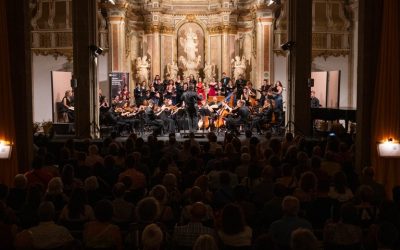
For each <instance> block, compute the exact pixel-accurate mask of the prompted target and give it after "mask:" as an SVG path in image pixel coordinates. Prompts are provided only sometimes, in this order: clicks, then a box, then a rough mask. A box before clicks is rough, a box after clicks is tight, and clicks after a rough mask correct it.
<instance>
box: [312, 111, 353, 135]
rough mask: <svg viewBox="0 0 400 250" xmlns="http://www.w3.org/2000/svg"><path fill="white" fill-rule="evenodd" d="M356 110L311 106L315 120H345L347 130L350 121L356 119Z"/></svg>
mask: <svg viewBox="0 0 400 250" xmlns="http://www.w3.org/2000/svg"><path fill="white" fill-rule="evenodd" d="M356 111H357V109H355V108H350V107H341V108H311V119H312V120H313V121H314V120H325V121H335V120H344V121H345V124H346V126H345V128H346V131H347V128H348V124H349V121H352V122H355V121H356Z"/></svg>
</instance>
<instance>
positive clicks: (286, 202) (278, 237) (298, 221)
mask: <svg viewBox="0 0 400 250" xmlns="http://www.w3.org/2000/svg"><path fill="white" fill-rule="evenodd" d="M299 210H300V202H299V200H298V199H297V198H296V197H294V196H286V197H285V198H284V199H283V201H282V212H283V217H282V218H281V219H279V220H277V221H275V222H273V223H272V224H271V227H270V228H269V233H270V234H271V236H272V239H273V240H274V241H275V242H276V244H277V245H278V246H279V247H280V248H281V249H290V238H291V235H292V232H293V231H294V230H296V229H298V228H305V229H310V230H312V226H311V223H310V222H308V221H307V220H305V219H302V218H299V217H298V216H297V214H298V213H299Z"/></svg>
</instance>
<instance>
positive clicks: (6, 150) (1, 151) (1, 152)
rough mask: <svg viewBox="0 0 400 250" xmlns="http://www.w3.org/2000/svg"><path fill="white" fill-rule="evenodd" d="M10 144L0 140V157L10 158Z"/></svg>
mask: <svg viewBox="0 0 400 250" xmlns="http://www.w3.org/2000/svg"><path fill="white" fill-rule="evenodd" d="M11 151H12V146H11V145H10V144H8V143H6V142H5V141H0V159H10V158H11Z"/></svg>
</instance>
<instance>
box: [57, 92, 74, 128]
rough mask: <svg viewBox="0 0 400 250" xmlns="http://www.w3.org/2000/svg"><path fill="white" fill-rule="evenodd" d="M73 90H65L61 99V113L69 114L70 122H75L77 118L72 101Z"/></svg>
mask: <svg viewBox="0 0 400 250" xmlns="http://www.w3.org/2000/svg"><path fill="white" fill-rule="evenodd" d="M71 97H72V91H71V90H67V91H65V94H64V97H63V99H62V100H61V108H60V109H61V110H60V112H61V113H66V114H67V116H68V122H73V121H74V120H75V113H74V106H72V102H71Z"/></svg>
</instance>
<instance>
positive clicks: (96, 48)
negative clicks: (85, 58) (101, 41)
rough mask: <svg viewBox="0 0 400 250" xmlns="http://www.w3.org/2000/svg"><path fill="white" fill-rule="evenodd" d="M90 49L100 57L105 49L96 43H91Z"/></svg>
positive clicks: (94, 54)
mask: <svg viewBox="0 0 400 250" xmlns="http://www.w3.org/2000/svg"><path fill="white" fill-rule="evenodd" d="M89 49H90V51H92V53H93V56H95V57H98V56H99V55H101V53H103V49H102V48H100V47H98V46H96V45H90V46H89Z"/></svg>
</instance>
